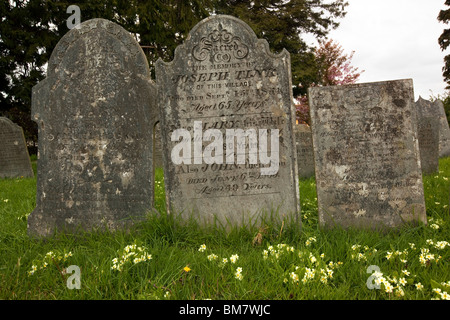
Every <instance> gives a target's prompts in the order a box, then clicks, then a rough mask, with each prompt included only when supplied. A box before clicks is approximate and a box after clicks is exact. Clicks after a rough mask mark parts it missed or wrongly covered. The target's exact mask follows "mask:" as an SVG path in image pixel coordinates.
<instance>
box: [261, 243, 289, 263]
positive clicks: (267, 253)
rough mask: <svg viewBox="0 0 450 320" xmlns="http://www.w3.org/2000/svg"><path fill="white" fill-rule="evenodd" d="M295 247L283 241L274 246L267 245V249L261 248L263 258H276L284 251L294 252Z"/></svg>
mask: <svg viewBox="0 0 450 320" xmlns="http://www.w3.org/2000/svg"><path fill="white" fill-rule="evenodd" d="M294 251H295V248H294V247H291V246H288V245H286V244H285V243H280V244H277V245H276V246H275V247H274V246H272V245H270V246H268V247H267V250H263V259H264V260H266V259H269V258H270V259H272V260H278V259H279V258H280V257H281V256H283V255H284V254H285V253H290V252H294Z"/></svg>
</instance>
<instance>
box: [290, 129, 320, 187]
mask: <svg viewBox="0 0 450 320" xmlns="http://www.w3.org/2000/svg"><path fill="white" fill-rule="evenodd" d="M294 132H295V140H296V144H297V164H298V175H299V177H300V178H311V177H314V172H315V168H314V151H313V143H312V133H311V127H310V126H308V125H307V124H296V125H295V130H294Z"/></svg>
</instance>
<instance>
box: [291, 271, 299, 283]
mask: <svg viewBox="0 0 450 320" xmlns="http://www.w3.org/2000/svg"><path fill="white" fill-rule="evenodd" d="M289 275H290V277H291V279H292V281H293V282H295V283H297V282H298V275H297V274H296V273H295V272H291V273H290V274H289Z"/></svg>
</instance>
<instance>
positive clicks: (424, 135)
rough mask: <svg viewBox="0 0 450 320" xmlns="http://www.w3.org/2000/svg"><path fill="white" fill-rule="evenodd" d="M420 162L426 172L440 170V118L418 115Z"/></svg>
mask: <svg viewBox="0 0 450 320" xmlns="http://www.w3.org/2000/svg"><path fill="white" fill-rule="evenodd" d="M418 137H419V149H420V164H421V167H422V172H423V173H424V174H431V173H435V172H438V171H439V118H437V117H426V116H419V117H418Z"/></svg>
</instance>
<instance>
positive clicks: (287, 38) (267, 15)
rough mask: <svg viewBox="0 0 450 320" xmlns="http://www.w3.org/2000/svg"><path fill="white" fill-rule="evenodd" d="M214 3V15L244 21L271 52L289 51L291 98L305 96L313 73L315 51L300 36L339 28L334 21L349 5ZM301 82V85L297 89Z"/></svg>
mask: <svg viewBox="0 0 450 320" xmlns="http://www.w3.org/2000/svg"><path fill="white" fill-rule="evenodd" d="M216 1H217V4H216V6H215V10H216V13H223V14H229V15H232V16H235V17H237V18H240V19H241V20H243V21H245V22H246V23H247V24H248V25H249V26H250V27H251V28H252V29H253V30H254V31H255V33H256V35H257V36H258V37H259V38H264V39H266V40H267V41H268V42H269V44H270V48H271V49H272V50H273V51H275V52H280V51H281V50H282V49H283V48H284V49H286V50H287V51H289V53H290V55H291V69H292V83H293V84H294V86H295V88H294V95H298V94H305V93H306V89H307V88H308V87H309V85H310V84H311V83H313V82H314V79H315V73H316V66H315V59H314V50H313V48H312V47H309V46H308V45H307V44H306V42H305V41H304V40H303V39H302V38H301V35H302V34H306V33H309V34H313V35H314V36H315V37H316V38H318V39H321V38H324V37H325V36H326V35H327V34H328V32H329V31H330V30H331V29H334V28H337V27H338V26H339V23H338V21H337V20H338V19H339V18H343V17H344V16H345V14H346V12H345V7H346V6H347V5H348V3H347V2H346V1H345V0H334V1H328V2H327V3H325V2H324V1H322V0H290V1H286V0H255V1H244V0H216ZM300 83H301V84H302V85H303V86H298V84H300Z"/></svg>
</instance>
